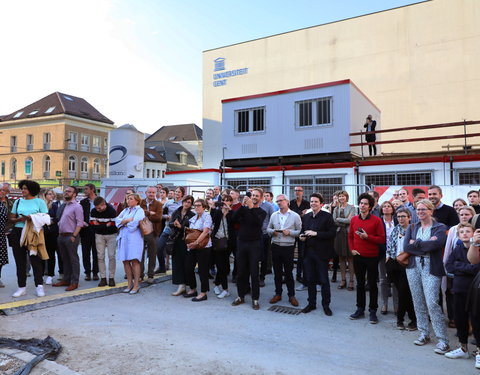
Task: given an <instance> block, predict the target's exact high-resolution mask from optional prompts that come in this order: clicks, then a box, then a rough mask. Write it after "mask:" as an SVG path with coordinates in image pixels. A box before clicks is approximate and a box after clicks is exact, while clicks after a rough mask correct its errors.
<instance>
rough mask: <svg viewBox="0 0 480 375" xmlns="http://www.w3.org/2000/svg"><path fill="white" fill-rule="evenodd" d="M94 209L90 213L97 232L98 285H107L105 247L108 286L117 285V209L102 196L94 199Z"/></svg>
mask: <svg viewBox="0 0 480 375" xmlns="http://www.w3.org/2000/svg"><path fill="white" fill-rule="evenodd" d="M93 204H94V205H95V207H94V209H93V210H92V212H91V213H90V219H91V220H90V226H91V228H92V230H93V232H94V233H95V245H96V249H97V257H98V268H99V270H100V283H99V284H98V286H106V285H107V267H106V265H105V249H106V250H107V254H108V286H115V268H116V267H115V266H116V261H115V250H116V248H117V232H118V229H117V227H116V226H115V218H116V217H117V211H115V209H114V208H113V207H112V206H111V205H110V204H108V203H107V202H105V199H103V198H102V197H96V198H95V200H94V201H93Z"/></svg>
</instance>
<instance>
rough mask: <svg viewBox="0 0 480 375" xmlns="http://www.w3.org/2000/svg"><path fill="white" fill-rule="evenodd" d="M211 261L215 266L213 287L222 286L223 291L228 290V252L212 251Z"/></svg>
mask: <svg viewBox="0 0 480 375" xmlns="http://www.w3.org/2000/svg"><path fill="white" fill-rule="evenodd" d="M212 254H213V259H214V261H215V266H217V275H216V276H215V285H222V289H223V290H227V289H228V278H227V276H228V272H229V270H230V250H228V249H218V250H215V249H214V250H213V251H212Z"/></svg>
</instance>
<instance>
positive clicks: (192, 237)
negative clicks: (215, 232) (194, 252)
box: [185, 227, 210, 249]
mask: <svg viewBox="0 0 480 375" xmlns="http://www.w3.org/2000/svg"><path fill="white" fill-rule="evenodd" d="M202 232H203V231H201V230H200V229H192V228H188V227H187V228H185V243H186V244H187V245H188V244H191V243H192V242H195V241H197V240H198V237H200V235H201V234H202ZM209 240H210V235H208V234H207V235H206V236H205V238H204V239H203V240H202V241H201V242H200V243H199V244H198V245H197V246H195V247H194V248H193V249H204V248H205V247H206V246H207V245H208V241H209Z"/></svg>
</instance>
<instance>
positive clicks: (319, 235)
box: [300, 193, 336, 316]
mask: <svg viewBox="0 0 480 375" xmlns="http://www.w3.org/2000/svg"><path fill="white" fill-rule="evenodd" d="M322 206H323V196H322V195H321V194H319V193H313V194H312V195H310V208H311V209H312V212H309V213H308V214H305V216H304V217H303V220H302V221H303V223H302V234H301V235H300V236H301V237H300V239H301V240H303V241H305V258H304V261H303V265H304V268H305V276H306V278H307V284H308V305H307V306H306V307H305V308H304V309H303V310H302V312H303V313H309V312H310V311H312V310H315V309H316V308H317V288H316V285H317V284H319V285H321V286H322V306H323V311H324V312H325V315H327V316H331V315H332V310H330V282H329V280H328V262H329V260H330V259H331V258H333V255H334V247H333V241H334V238H335V234H336V226H335V222H334V221H333V217H332V215H331V214H330V213H328V212H325V211H322Z"/></svg>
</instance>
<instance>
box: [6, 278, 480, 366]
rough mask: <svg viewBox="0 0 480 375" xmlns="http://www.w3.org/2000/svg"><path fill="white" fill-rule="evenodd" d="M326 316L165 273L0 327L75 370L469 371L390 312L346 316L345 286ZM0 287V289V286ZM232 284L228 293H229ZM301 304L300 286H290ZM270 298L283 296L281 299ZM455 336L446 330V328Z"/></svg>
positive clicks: (266, 291)
mask: <svg viewBox="0 0 480 375" xmlns="http://www.w3.org/2000/svg"><path fill="white" fill-rule="evenodd" d="M332 285H333V288H332V291H333V297H332V310H333V313H334V315H333V317H326V316H325V315H324V314H323V311H322V310H321V309H320V310H316V311H314V312H312V313H310V314H307V315H305V314H301V315H298V316H292V315H285V314H280V313H273V312H270V311H267V309H268V307H269V304H268V300H269V298H270V297H271V296H272V294H273V278H272V277H271V276H268V277H267V286H266V287H265V288H262V290H261V299H260V305H261V309H260V311H254V310H252V308H251V307H250V304H248V303H247V304H245V305H241V306H238V307H232V306H230V302H231V301H232V300H233V298H234V295H232V296H231V297H229V298H228V299H226V300H218V299H217V298H215V296H214V295H213V293H210V295H209V299H208V301H205V302H201V303H193V302H191V301H189V300H186V299H184V298H182V297H172V296H170V293H171V292H172V290H173V289H174V288H173V287H172V285H171V284H170V282H165V283H161V284H157V285H154V286H151V287H148V288H144V289H142V290H141V293H139V294H138V295H125V294H115V295H111V296H107V297H102V298H97V299H93V300H88V301H83V302H76V303H70V304H67V305H62V306H57V307H53V308H48V309H44V310H38V311H35V312H31V313H24V314H20V315H13V316H7V317H5V316H3V317H0V326H1V328H2V330H1V331H2V335H5V336H7V337H15V338H20V337H22V338H29V337H38V338H43V337H45V336H47V335H51V336H52V337H54V338H55V339H57V340H58V341H59V342H60V343H61V344H62V345H63V347H64V350H63V352H62V354H61V355H60V356H59V358H58V360H57V362H59V363H60V364H63V365H65V366H67V367H69V368H70V369H72V370H75V371H78V372H80V373H82V374H92V375H93V374H95V375H99V374H112V375H115V374H122V375H123V374H186V373H192V372H193V371H195V373H198V374H278V375H279V374H325V375H328V374H357V375H358V374H369V375H371V374H375V375H380V374H388V375H395V374H399V375H400V374H401V375H403V374H412V373H415V374H425V373H432V372H433V371H434V372H435V374H436V375H441V374H477V373H478V371H477V370H475V369H474V361H473V359H470V360H449V359H447V358H445V357H443V356H440V355H438V354H435V353H434V352H433V348H434V345H433V344H429V345H426V346H424V347H417V346H415V345H413V340H414V339H415V338H416V337H417V335H418V332H401V331H397V330H396V329H395V319H394V316H393V314H391V313H390V314H388V315H386V316H380V323H379V324H378V325H370V324H369V323H368V321H367V320H365V319H363V320H360V321H350V320H349V319H348V315H349V314H350V313H351V312H352V311H353V309H354V292H348V291H346V290H337V289H336V285H337V284H332ZM0 293H2V292H1V291H0ZM234 294H235V293H234ZM297 297H298V299H299V301H300V303H301V305H302V306H304V305H305V304H306V299H307V295H306V292H297ZM280 304H284V305H287V303H286V302H285V301H282V302H280ZM449 333H450V336H451V339H452V344H456V340H455V338H454V333H455V332H454V330H449Z"/></svg>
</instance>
